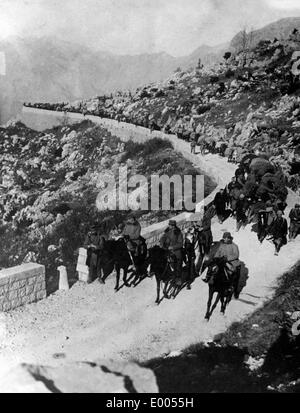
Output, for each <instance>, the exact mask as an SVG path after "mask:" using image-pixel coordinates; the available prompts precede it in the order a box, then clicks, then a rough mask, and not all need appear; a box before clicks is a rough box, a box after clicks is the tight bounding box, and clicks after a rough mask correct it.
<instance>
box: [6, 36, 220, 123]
mask: <svg viewBox="0 0 300 413" xmlns="http://www.w3.org/2000/svg"><path fill="white" fill-rule="evenodd" d="M0 50H1V51H2V52H3V53H4V54H5V61H6V74H5V76H1V75H0V89H1V96H0V122H2V123H4V122H6V121H8V120H9V119H10V118H11V117H14V116H16V114H17V113H18V112H20V109H21V107H22V104H23V102H24V101H32V102H37V101H48V102H49V101H50V102H51V101H53V102H57V101H58V100H62V101H72V100H75V99H84V98H89V97H90V96H94V95H101V94H104V93H110V92H112V91H115V90H118V89H122V90H126V89H130V90H134V89H135V88H137V87H138V86H140V85H143V84H146V83H148V82H154V81H159V80H163V79H164V78H166V77H167V76H169V75H170V73H172V72H173V71H174V70H175V69H176V68H178V67H179V66H180V67H183V68H186V67H189V66H190V65H192V66H194V65H195V64H196V63H197V61H198V59H199V58H201V59H203V61H204V62H205V63H208V62H215V55H216V53H218V49H216V50H215V49H214V48H210V47H200V48H199V49H197V51H195V53H192V54H191V55H190V56H185V57H182V58H175V57H173V56H170V55H168V54H167V53H156V54H143V55H136V56H129V55H123V56H117V55H113V54H109V53H106V52H101V51H95V50H92V49H88V48H86V47H83V46H81V45H78V44H73V43H69V42H63V41H61V40H58V39H55V38H42V39H34V38H25V39H20V38H10V39H8V40H6V41H2V42H1V43H0Z"/></svg>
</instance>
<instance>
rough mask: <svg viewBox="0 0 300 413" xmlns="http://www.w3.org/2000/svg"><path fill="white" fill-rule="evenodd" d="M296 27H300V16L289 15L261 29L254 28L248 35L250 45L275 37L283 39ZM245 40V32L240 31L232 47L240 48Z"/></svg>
mask: <svg viewBox="0 0 300 413" xmlns="http://www.w3.org/2000/svg"><path fill="white" fill-rule="evenodd" d="M294 29H298V30H299V29H300V18H299V17H289V18H285V19H281V20H279V21H277V22H274V23H271V24H268V25H267V26H265V27H263V28H262V29H259V30H254V31H251V32H250V33H248V35H247V36H246V39H247V43H248V44H249V46H250V47H255V46H257V44H258V43H259V42H260V41H261V40H273V39H275V38H277V39H279V40H282V39H287V38H288V36H289V35H290V33H291V32H292V31H293V30H294ZM244 42H245V35H244V32H240V33H238V34H237V35H236V36H235V37H234V38H233V39H232V41H231V43H230V47H231V48H232V49H233V50H239V49H240V48H241V45H242V44H243V43H244Z"/></svg>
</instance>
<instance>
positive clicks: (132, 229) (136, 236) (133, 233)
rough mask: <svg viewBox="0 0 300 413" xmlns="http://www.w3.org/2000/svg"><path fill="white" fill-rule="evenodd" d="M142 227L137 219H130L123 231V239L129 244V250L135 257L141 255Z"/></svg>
mask: <svg viewBox="0 0 300 413" xmlns="http://www.w3.org/2000/svg"><path fill="white" fill-rule="evenodd" d="M141 230H142V228H141V225H140V223H139V222H138V221H137V220H136V219H135V218H130V219H129V220H128V221H127V222H126V224H125V227H124V229H123V237H124V238H125V240H128V242H127V248H128V249H129V251H130V252H131V253H132V254H134V255H139V252H140V246H141Z"/></svg>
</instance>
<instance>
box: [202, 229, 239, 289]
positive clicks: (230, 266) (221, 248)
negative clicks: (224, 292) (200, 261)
mask: <svg viewBox="0 0 300 413" xmlns="http://www.w3.org/2000/svg"><path fill="white" fill-rule="evenodd" d="M212 258H224V259H225V260H226V272H227V276H228V280H229V281H234V280H238V279H239V277H240V272H241V262H240V260H239V258H240V251H239V247H238V246H237V245H236V244H235V243H234V242H233V237H232V235H231V233H230V232H225V233H224V235H223V239H222V240H221V241H220V242H219V244H218V246H217V248H216V251H215V252H214V254H213V257H212ZM203 281H205V282H208V281H209V277H207V276H206V278H205V279H204V280H203Z"/></svg>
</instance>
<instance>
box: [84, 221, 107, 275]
mask: <svg viewBox="0 0 300 413" xmlns="http://www.w3.org/2000/svg"><path fill="white" fill-rule="evenodd" d="M104 238H105V237H104V236H103V235H101V234H99V233H98V231H97V229H96V228H92V230H91V231H90V232H88V234H87V236H86V238H85V241H84V248H86V249H87V261H86V265H87V266H88V267H89V272H90V278H91V279H92V280H94V279H95V278H97V277H98V276H99V275H100V274H99V264H100V250H101V249H102V248H103V242H104Z"/></svg>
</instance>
